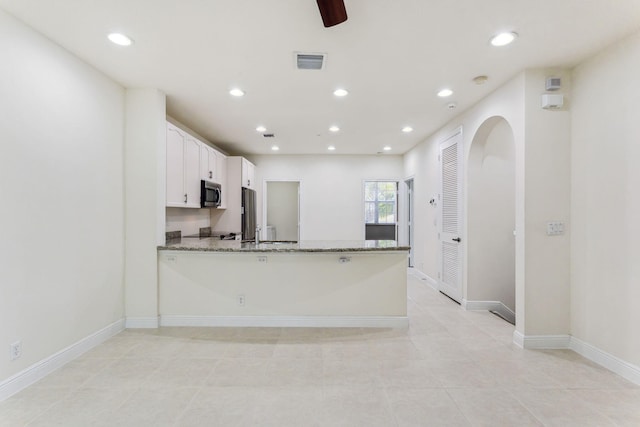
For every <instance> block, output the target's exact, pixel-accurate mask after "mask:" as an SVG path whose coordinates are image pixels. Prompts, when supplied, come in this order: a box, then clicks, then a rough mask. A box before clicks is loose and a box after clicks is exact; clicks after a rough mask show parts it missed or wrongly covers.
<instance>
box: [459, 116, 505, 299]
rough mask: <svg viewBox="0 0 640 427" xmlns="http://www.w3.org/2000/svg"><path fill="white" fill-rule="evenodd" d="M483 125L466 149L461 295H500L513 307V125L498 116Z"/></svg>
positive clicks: (475, 296)
mask: <svg viewBox="0 0 640 427" xmlns="http://www.w3.org/2000/svg"><path fill="white" fill-rule="evenodd" d="M485 126H488V127H489V128H490V129H487V132H486V134H483V135H478V136H477V137H476V138H475V139H474V141H473V143H472V145H471V151H470V152H469V162H468V173H469V194H468V196H469V197H468V199H469V205H468V208H469V215H468V238H467V242H468V245H469V250H468V257H469V259H468V266H469V267H468V271H469V274H468V283H467V300H468V301H500V302H502V303H503V304H505V305H506V306H507V307H508V308H510V309H511V310H512V311H515V289H516V284H515V279H516V278H515V236H514V235H513V231H514V230H515V219H516V213H515V207H516V202H515V182H516V177H515V146H514V142H513V131H512V130H511V127H510V126H509V124H508V123H507V122H506V121H505V120H504V119H497V120H494V121H491V122H490V123H486V124H485ZM480 133H481V130H479V131H478V134H480Z"/></svg>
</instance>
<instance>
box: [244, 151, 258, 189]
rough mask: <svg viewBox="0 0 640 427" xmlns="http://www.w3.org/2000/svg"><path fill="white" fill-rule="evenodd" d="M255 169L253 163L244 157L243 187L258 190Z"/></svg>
mask: <svg viewBox="0 0 640 427" xmlns="http://www.w3.org/2000/svg"><path fill="white" fill-rule="evenodd" d="M255 168H256V167H255V165H254V164H253V163H251V162H250V161H249V160H247V159H245V158H244V157H243V158H242V184H241V185H242V187H247V188H250V189H252V190H255V189H256V182H255V174H256V172H255Z"/></svg>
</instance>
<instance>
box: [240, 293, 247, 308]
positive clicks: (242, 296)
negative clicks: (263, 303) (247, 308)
mask: <svg viewBox="0 0 640 427" xmlns="http://www.w3.org/2000/svg"><path fill="white" fill-rule="evenodd" d="M246 302H247V301H246V298H245V297H244V295H238V305H239V306H240V307H244V304H245V303H246Z"/></svg>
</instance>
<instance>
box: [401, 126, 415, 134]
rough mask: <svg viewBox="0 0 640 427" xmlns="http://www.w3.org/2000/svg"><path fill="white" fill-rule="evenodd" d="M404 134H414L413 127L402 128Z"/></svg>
mask: <svg viewBox="0 0 640 427" xmlns="http://www.w3.org/2000/svg"><path fill="white" fill-rule="evenodd" d="M402 132H404V133H409V132H413V128H412V127H411V126H405V127H403V128H402Z"/></svg>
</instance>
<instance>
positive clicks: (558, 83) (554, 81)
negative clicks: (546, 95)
mask: <svg viewBox="0 0 640 427" xmlns="http://www.w3.org/2000/svg"><path fill="white" fill-rule="evenodd" d="M561 87H562V79H561V78H560V77H547V81H546V82H545V85H544V88H545V90H548V91H554V90H560V88H561Z"/></svg>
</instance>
